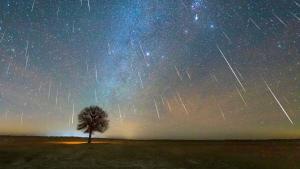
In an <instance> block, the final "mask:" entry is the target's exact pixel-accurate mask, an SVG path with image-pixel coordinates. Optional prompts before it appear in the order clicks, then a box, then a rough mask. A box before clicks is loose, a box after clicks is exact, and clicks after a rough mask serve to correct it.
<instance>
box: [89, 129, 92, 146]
mask: <svg viewBox="0 0 300 169" xmlns="http://www.w3.org/2000/svg"><path fill="white" fill-rule="evenodd" d="M91 142H92V130H90V132H89V139H88V143H91Z"/></svg>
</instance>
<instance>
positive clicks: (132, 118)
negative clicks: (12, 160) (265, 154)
mask: <svg viewBox="0 0 300 169" xmlns="http://www.w3.org/2000/svg"><path fill="white" fill-rule="evenodd" d="M299 50H300V1H299V0H276V1H274V0H243V1H242V0H226V1H225V0H1V1H0V133H1V134H12V135H14V134H16V135H46V136H85V134H82V133H81V132H80V131H76V124H77V114H78V113H79V112H80V110H81V109H83V108H84V107H85V106H89V105H99V106H101V107H103V108H104V110H106V111H107V112H108V114H109V119H110V128H109V130H108V131H107V132H106V133H105V134H103V135H101V134H96V136H97V137H107V138H126V139H268V138H299V137H300V51H299Z"/></svg>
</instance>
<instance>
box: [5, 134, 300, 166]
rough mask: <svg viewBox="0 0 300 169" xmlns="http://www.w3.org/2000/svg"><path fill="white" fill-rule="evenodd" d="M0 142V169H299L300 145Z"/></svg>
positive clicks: (34, 139) (72, 140)
mask: <svg viewBox="0 0 300 169" xmlns="http://www.w3.org/2000/svg"><path fill="white" fill-rule="evenodd" d="M85 141H86V140H84V139H81V138H57V137H53V138H52V137H51V138H47V137H4V136H2V137H0V168H1V169H21V168H24V169H25V168H26V169H45V168H51V169H84V168H86V169H94V168H102V169H109V168H115V169H119V168H120V169H147V168H153V169H154V168H155V169H156V168H159V169H169V168H170V169H184V168H186V169H193V168H195V169H202V168H203V169H299V168H300V141H299V140H281V141H275V140H273V141H131V140H107V139H94V140H93V141H94V144H85Z"/></svg>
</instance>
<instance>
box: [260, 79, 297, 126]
mask: <svg viewBox="0 0 300 169" xmlns="http://www.w3.org/2000/svg"><path fill="white" fill-rule="evenodd" d="M264 82H265V84H266V86H267V88H268V90H269V92H270V93H271V94H272V96H273V97H274V99H275V100H276V102H277V104H278V105H279V107H280V108H281V110H282V111H283V113H284V114H285V116H286V117H287V118H288V119H289V121H290V123H291V124H292V125H294V122H293V121H292V119H291V118H290V116H289V115H288V114H287V112H286V111H285V109H284V108H283V106H282V105H281V103H280V102H279V100H278V99H277V97H276V95H275V94H274V93H273V91H272V89H271V88H270V86H269V85H268V83H267V82H266V81H265V80H264Z"/></svg>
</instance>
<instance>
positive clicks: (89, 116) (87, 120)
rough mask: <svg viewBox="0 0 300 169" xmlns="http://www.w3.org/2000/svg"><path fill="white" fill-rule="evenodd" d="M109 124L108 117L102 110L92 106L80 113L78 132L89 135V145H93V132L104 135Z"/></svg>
mask: <svg viewBox="0 0 300 169" xmlns="http://www.w3.org/2000/svg"><path fill="white" fill-rule="evenodd" d="M108 123H109V120H108V115H107V113H106V112H105V111H104V110H103V109H102V108H100V107H98V106H90V107H86V108H84V109H83V110H81V112H80V113H79V115H78V125H77V130H84V133H89V138H88V143H91V141H92V134H93V132H95V131H98V132H100V133H104V132H105V131H106V130H107V128H108Z"/></svg>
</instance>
